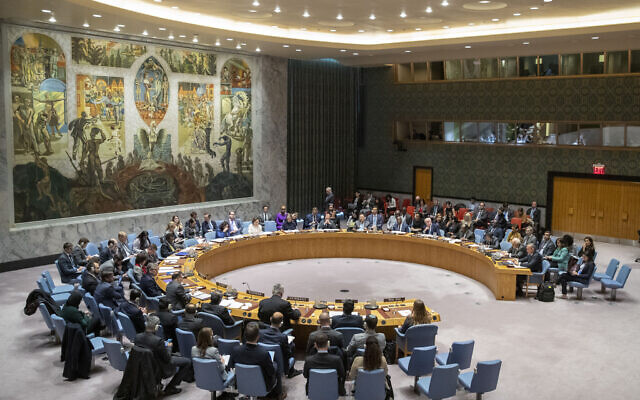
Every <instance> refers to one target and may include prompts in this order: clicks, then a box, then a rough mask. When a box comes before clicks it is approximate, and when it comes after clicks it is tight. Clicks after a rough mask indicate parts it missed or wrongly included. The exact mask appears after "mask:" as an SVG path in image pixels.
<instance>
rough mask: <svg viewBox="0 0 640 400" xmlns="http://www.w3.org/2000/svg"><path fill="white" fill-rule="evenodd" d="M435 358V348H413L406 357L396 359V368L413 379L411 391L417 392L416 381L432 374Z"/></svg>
mask: <svg viewBox="0 0 640 400" xmlns="http://www.w3.org/2000/svg"><path fill="white" fill-rule="evenodd" d="M435 358H436V346H427V347H415V348H414V349H413V352H412V353H411V355H410V356H408V357H403V358H400V359H398V367H399V368H400V369H401V370H402V371H403V372H404V373H405V374H407V375H409V376H413V377H414V382H413V391H414V392H416V393H417V394H420V392H419V391H418V379H420V377H422V376H426V375H429V374H431V372H433V366H434V360H435Z"/></svg>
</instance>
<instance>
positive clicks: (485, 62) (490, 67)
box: [480, 58, 498, 78]
mask: <svg viewBox="0 0 640 400" xmlns="http://www.w3.org/2000/svg"><path fill="white" fill-rule="evenodd" d="M480 76H482V77H483V78H497V77H498V59H497V58H481V59H480Z"/></svg>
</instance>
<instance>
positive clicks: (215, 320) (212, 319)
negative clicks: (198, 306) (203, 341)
mask: <svg viewBox="0 0 640 400" xmlns="http://www.w3.org/2000/svg"><path fill="white" fill-rule="evenodd" d="M198 318H201V319H202V323H203V324H204V325H205V326H208V327H209V328H211V329H212V330H213V333H214V334H215V335H218V336H220V337H223V338H225V339H236V338H239V337H240V333H241V330H242V320H240V321H236V322H235V323H234V324H233V325H225V324H224V322H222V319H220V317H218V316H217V315H213V314H209V313H207V312H200V313H198Z"/></svg>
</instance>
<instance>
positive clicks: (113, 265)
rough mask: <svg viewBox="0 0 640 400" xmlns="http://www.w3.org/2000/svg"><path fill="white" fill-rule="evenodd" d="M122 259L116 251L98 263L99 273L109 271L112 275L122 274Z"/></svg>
mask: <svg viewBox="0 0 640 400" xmlns="http://www.w3.org/2000/svg"><path fill="white" fill-rule="evenodd" d="M122 269H123V260H122V256H121V255H120V254H119V253H116V254H115V255H114V256H113V258H111V259H109V260H107V261H105V262H104V263H102V264H100V273H101V274H102V273H103V272H111V273H112V274H113V275H116V276H119V275H122Z"/></svg>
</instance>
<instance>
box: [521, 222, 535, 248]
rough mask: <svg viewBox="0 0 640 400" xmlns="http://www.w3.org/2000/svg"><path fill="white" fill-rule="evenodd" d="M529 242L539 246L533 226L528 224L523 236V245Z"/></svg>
mask: <svg viewBox="0 0 640 400" xmlns="http://www.w3.org/2000/svg"><path fill="white" fill-rule="evenodd" d="M528 244H532V245H534V246H535V247H536V248H538V238H537V237H536V235H535V234H534V232H533V227H532V226H527V229H525V235H524V237H523V238H522V245H523V246H526V245H528Z"/></svg>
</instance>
